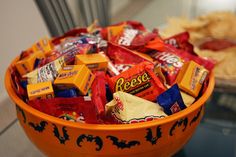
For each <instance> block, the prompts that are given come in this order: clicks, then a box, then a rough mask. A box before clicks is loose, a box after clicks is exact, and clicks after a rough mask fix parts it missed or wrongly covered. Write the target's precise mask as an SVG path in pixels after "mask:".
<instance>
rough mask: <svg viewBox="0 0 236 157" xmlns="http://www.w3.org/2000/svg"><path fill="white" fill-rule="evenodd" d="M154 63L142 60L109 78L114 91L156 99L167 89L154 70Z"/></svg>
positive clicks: (151, 99)
mask: <svg viewBox="0 0 236 157" xmlns="http://www.w3.org/2000/svg"><path fill="white" fill-rule="evenodd" d="M153 69H154V64H152V63H150V62H142V63H140V64H137V65H135V66H134V67H132V68H130V69H128V70H126V71H124V72H123V73H121V74H120V75H117V76H114V77H111V78H109V79H108V83H109V86H110V88H111V89H112V91H113V92H117V91H123V92H126V93H130V94H133V95H136V96H139V97H141V98H144V99H147V100H150V101H154V100H155V99H156V97H157V96H158V95H159V94H161V93H162V92H164V91H165V90H166V88H165V86H164V85H163V83H162V82H161V81H160V79H159V78H158V77H157V76H156V75H155V73H154V72H153Z"/></svg>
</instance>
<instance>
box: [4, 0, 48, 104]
mask: <svg viewBox="0 0 236 157" xmlns="http://www.w3.org/2000/svg"><path fill="white" fill-rule="evenodd" d="M44 36H49V33H48V31H47V28H46V25H45V24H44V21H43V19H42V17H41V15H40V12H39V11H38V8H37V6H36V5H35V3H34V1H33V0H19V1H18V0H0V100H1V98H3V97H4V96H6V91H5V87H4V75H5V71H6V68H7V67H8V65H9V64H10V62H11V60H13V59H14V57H16V56H17V55H18V54H20V52H21V50H24V49H27V48H28V47H29V46H30V45H31V44H33V43H34V42H36V41H37V40H38V39H40V38H42V37H44Z"/></svg>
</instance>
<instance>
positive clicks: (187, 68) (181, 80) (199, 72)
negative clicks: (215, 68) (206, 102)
mask: <svg viewBox="0 0 236 157" xmlns="http://www.w3.org/2000/svg"><path fill="white" fill-rule="evenodd" d="M208 73H209V72H208V70H206V69H205V68H204V67H203V66H200V65H199V64H197V63H196V62H194V61H190V62H186V63H185V64H184V66H183V67H182V69H181V70H180V72H179V74H178V76H177V79H176V82H177V83H178V85H179V87H180V89H182V90H183V91H185V92H186V93H188V94H190V95H192V96H193V97H197V96H198V93H199V91H200V90H201V87H202V84H203V83H204V81H205V79H206V77H207V75H208Z"/></svg>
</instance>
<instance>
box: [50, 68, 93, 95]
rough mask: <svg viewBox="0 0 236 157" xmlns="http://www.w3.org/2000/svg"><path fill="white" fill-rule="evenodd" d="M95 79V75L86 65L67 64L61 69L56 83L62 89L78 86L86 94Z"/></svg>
mask: <svg viewBox="0 0 236 157" xmlns="http://www.w3.org/2000/svg"><path fill="white" fill-rule="evenodd" d="M93 80H94V75H93V73H92V72H91V71H90V70H89V69H88V68H87V66H86V65H67V66H64V67H63V68H62V69H61V70H60V71H59V74H58V76H57V78H56V79H55V81H54V84H55V85H56V86H57V87H58V88H61V89H66V88H72V87H76V88H77V89H78V90H79V91H80V93H81V94H83V95H86V94H87V92H88V90H89V88H90V87H91V84H92V82H93Z"/></svg>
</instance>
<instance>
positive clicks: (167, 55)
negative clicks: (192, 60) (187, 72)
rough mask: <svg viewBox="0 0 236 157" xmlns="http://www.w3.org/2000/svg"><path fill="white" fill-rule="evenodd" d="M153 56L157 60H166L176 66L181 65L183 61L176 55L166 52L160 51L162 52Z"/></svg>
mask: <svg viewBox="0 0 236 157" xmlns="http://www.w3.org/2000/svg"><path fill="white" fill-rule="evenodd" d="M154 58H155V59H157V60H160V61H163V62H166V63H168V64H171V65H173V66H175V67H177V68H180V67H182V66H183V62H182V61H181V59H180V58H179V57H178V56H176V55H174V54H171V53H168V52H162V53H160V54H158V55H156V56H155V57H154Z"/></svg>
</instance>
